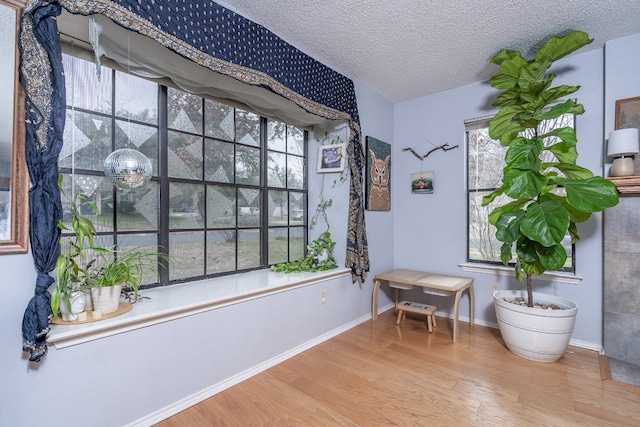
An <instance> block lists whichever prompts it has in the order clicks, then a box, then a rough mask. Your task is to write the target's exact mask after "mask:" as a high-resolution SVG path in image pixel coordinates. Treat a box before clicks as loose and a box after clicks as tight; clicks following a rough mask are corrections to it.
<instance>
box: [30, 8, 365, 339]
mask: <svg viewBox="0 0 640 427" xmlns="http://www.w3.org/2000/svg"><path fill="white" fill-rule="evenodd" d="M60 6H62V7H64V8H65V9H66V10H68V11H69V12H70V13H73V14H82V15H92V14H100V15H104V16H106V17H108V18H109V19H111V20H112V21H114V22H115V23H117V24H119V25H120V26H122V27H124V28H125V29H128V30H132V31H135V32H137V33H140V34H142V35H145V36H147V37H150V38H152V39H153V40H155V41H157V42H158V43H160V44H161V45H163V46H165V47H166V48H168V49H170V50H172V51H174V52H176V53H178V54H180V55H182V56H183V57H185V58H187V59H188V60H190V61H193V62H195V63H197V64H199V65H201V66H203V67H205V68H208V69H210V70H212V71H215V72H217V73H220V74H223V75H226V76H231V77H233V78H235V79H237V80H239V81H241V82H243V83H246V84H250V85H254V86H258V87H262V88H266V89H268V90H270V91H272V92H274V93H276V94H278V95H280V96H282V97H284V98H286V99H288V100H290V101H292V102H294V103H295V104H296V105H298V106H300V107H301V108H303V109H305V110H306V111H308V112H310V113H312V114H315V115H317V116H320V117H323V118H325V119H328V120H346V121H347V122H348V123H349V128H350V136H349V144H348V150H347V152H348V155H349V170H350V173H351V180H350V202H349V212H348V218H349V223H348V233H347V254H346V266H347V267H349V268H351V270H352V278H353V280H354V281H360V282H363V281H364V278H365V276H366V273H367V271H369V254H368V248H367V237H366V227H365V222H364V203H363V190H362V168H363V164H364V150H363V147H362V138H361V133H360V119H359V117H358V107H357V102H356V96H355V90H354V85H353V81H351V80H350V79H348V78H346V77H345V76H343V75H341V74H339V73H337V72H335V71H334V70H332V69H330V68H328V67H326V66H324V65H323V64H321V63H319V62H317V61H316V60H314V59H313V58H311V57H309V56H308V55H305V54H304V53H302V52H300V51H299V50H297V49H296V48H294V47H293V46H291V45H289V44H288V43H286V42H284V41H283V40H282V39H280V38H279V37H277V36H276V35H275V34H273V33H272V32H270V31H269V30H267V29H266V28H264V27H262V26H261V25H259V24H256V23H255V22H252V21H250V20H248V19H246V18H244V17H242V16H240V15H238V14H236V13H234V12H232V11H230V10H228V9H226V8H224V7H222V6H220V5H218V4H217V3H215V2H213V1H199V2H195V1H189V2H187V1H184V0H165V1H139V0H92V1H88V0H59V1H45V0H30V1H29V2H28V4H27V8H26V13H25V16H24V18H23V21H24V22H27V23H28V22H32V23H33V24H31V25H30V26H28V25H27V26H25V25H23V28H22V33H23V35H22V36H21V38H24V39H25V40H30V42H29V44H28V45H24V46H22V49H23V55H25V57H30V55H32V54H33V55H36V53H38V54H39V55H40V56H41V57H42V58H43V59H44V57H45V55H44V54H43V53H44V52H45V51H46V52H47V58H48V61H49V62H48V63H46V62H45V61H42V62H40V60H38V61H33V66H34V67H36V66H37V70H32V71H33V73H30V74H29V75H27V74H26V73H25V75H24V76H23V79H24V80H23V85H25V88H26V93H27V114H28V115H29V114H31V115H34V114H35V115H37V116H38V117H34V118H30V119H31V120H35V121H34V123H37V124H38V126H39V127H38V129H35V128H34V129H32V131H31V133H30V134H29V135H30V136H29V137H28V138H33V139H34V141H35V147H36V148H35V149H34V154H36V157H38V155H40V157H41V159H40V160H39V161H40V163H38V162H36V163H38V164H39V165H41V164H43V163H44V160H45V158H46V161H47V162H51V164H47V167H46V171H47V173H49V172H48V171H51V175H47V182H48V181H49V179H50V178H53V170H55V161H56V159H57V154H58V152H59V149H60V147H59V146H57V145H56V143H58V142H60V144H61V136H62V129H63V127H64V109H65V105H64V83H62V87H60V86H59V85H58V79H59V76H56V75H54V74H55V73H57V72H61V71H62V64H61V60H60V56H59V50H60V38H59V36H58V35H57V32H56V31H55V19H53V18H54V17H55V16H56V13H59V8H60ZM283 13H286V11H283ZM38 27H42V30H38ZM45 28H46V30H45ZM38 32H41V33H42V36H38ZM27 33H32V34H27ZM40 37H42V38H40ZM31 40H33V41H31ZM32 51H33V52H32ZM45 75H48V76H49V77H48V78H47V79H44V80H47V81H44V80H43V76H45ZM47 85H50V86H49V88H48V91H49V92H50V93H47V94H45V96H43V93H44V92H45V86H47ZM60 95H62V96H61V97H60ZM45 98H46V99H47V100H48V102H49V103H48V104H47V105H44V104H43V105H40V104H38V105H37V109H36V108H34V105H36V104H35V101H34V99H37V100H38V101H40V100H41V99H45ZM30 109H31V110H33V111H37V113H36V112H33V111H31V112H30ZM46 113H49V114H50V116H46ZM45 116H46V117H45ZM45 118H48V119H49V120H50V121H51V123H52V124H53V121H54V118H55V126H53V125H52V127H51V129H49V131H48V134H47V135H44V134H45V133H46V132H45V131H44V130H42V129H43V128H44V127H43V126H42V123H43V122H44V120H45ZM36 119H37V120H36ZM58 125H61V127H59V128H58V127H57V126H58ZM31 126H32V127H34V126H35V125H33V124H32V125H31ZM38 132H41V133H42V134H43V135H39V134H38ZM44 137H46V138H47V139H46V140H43V139H42V138H44ZM38 138H40V139H38ZM27 143H28V144H29V142H27ZM40 168H41V169H43V171H44V169H45V168H44V167H43V166H39V167H38V168H37V169H38V172H39V169H40ZM55 175H57V170H55ZM36 178H37V177H36V176H35V174H34V173H32V180H34V179H36ZM42 192H43V193H46V195H47V196H49V197H52V198H54V199H56V200H57V202H56V203H52V206H53V205H55V207H52V208H51V209H52V211H51V212H47V213H46V214H47V215H48V217H47V218H49V219H48V220H47V223H48V222H52V223H54V224H55V221H54V219H56V218H57V215H59V211H58V209H59V206H60V200H59V194H58V193H57V189H53V188H52V189H48V190H46V191H45V190H44V189H43V190H42ZM32 206H33V202H32ZM33 215H34V212H33V207H32V217H33ZM48 225H50V224H48ZM40 233H43V234H42V235H41V234H40ZM51 233H54V234H55V233H56V231H54V230H53V229H52V228H49V229H47V230H46V231H44V229H39V228H35V230H34V224H33V220H32V239H31V241H32V247H33V245H34V243H33V242H34V240H36V241H37V243H40V239H41V238H42V239H43V240H44V241H46V242H47V247H48V249H47V250H46V253H47V255H48V256H46V257H44V258H45V259H46V260H47V263H44V264H43V265H42V267H40V266H39V267H38V271H39V273H41V274H43V275H44V274H46V272H47V271H49V270H50V269H49V270H46V269H47V268H49V262H50V261H51V260H54V261H55V255H54V253H53V252H52V251H53V247H52V246H49V244H53V243H56V245H57V242H58V239H59V237H55V238H53V237H51ZM45 236H48V237H45ZM43 243H44V242H43ZM35 255H36V254H35V251H34V257H35ZM36 262H37V261H36ZM47 277H48V276H47ZM41 282H42V283H41ZM49 282H50V281H49V280H48V279H46V280H45V278H44V276H42V280H40V279H39V282H38V283H39V285H38V286H39V287H40V288H41V287H42V286H45V284H46V283H49ZM40 288H37V289H40ZM36 294H41V295H40V296H41V297H42V298H41V299H47V298H48V294H47V293H46V291H45V292H41V291H38V290H37V291H36ZM38 304H39V303H38ZM32 319H33V317H32V315H31V314H28V313H27V314H25V323H27V322H33V321H32ZM38 322H40V321H38ZM46 330H47V328H44V329H42V330H41V331H39V336H42V334H45V335H46ZM26 340H27V339H26V338H25V342H26ZM29 342H31V341H29ZM42 344H43V345H44V343H42ZM43 348H44V349H45V351H46V346H45V347H43Z"/></svg>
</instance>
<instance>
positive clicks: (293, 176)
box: [287, 156, 304, 190]
mask: <svg viewBox="0 0 640 427" xmlns="http://www.w3.org/2000/svg"><path fill="white" fill-rule="evenodd" d="M287 187H288V188H295V189H298V190H302V189H303V188H304V158H303V157H297V156H287Z"/></svg>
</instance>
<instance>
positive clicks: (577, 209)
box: [482, 31, 618, 307]
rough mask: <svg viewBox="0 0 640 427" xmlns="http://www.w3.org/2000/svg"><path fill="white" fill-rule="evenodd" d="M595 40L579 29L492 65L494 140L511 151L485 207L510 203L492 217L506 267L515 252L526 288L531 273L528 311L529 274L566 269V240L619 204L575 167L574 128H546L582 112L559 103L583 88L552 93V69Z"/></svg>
mask: <svg viewBox="0 0 640 427" xmlns="http://www.w3.org/2000/svg"><path fill="white" fill-rule="evenodd" d="M592 41H593V40H592V39H589V36H588V35H587V34H586V33H584V32H582V31H573V32H571V33H569V34H567V35H564V36H558V37H553V38H551V39H550V40H549V41H547V42H546V43H545V44H544V45H543V46H542V47H541V48H540V49H539V50H538V51H537V53H536V55H535V57H534V58H533V59H529V60H527V59H525V58H523V56H522V54H521V53H520V52H518V51H512V50H503V51H501V52H500V53H498V54H497V55H495V56H494V57H493V58H492V59H491V62H493V63H495V64H497V65H499V69H498V72H497V73H496V74H495V75H494V76H493V77H492V78H491V80H490V83H491V86H492V87H494V88H495V89H498V90H501V91H502V93H501V94H500V95H499V96H498V98H497V99H496V100H495V102H494V103H493V106H494V107H497V108H498V113H497V114H496V115H495V117H494V118H493V119H492V120H491V122H490V123H489V136H490V137H491V138H493V139H495V140H499V141H500V145H502V146H504V147H508V149H507V151H506V154H505V159H504V160H505V163H506V166H505V167H504V171H503V177H502V184H501V186H500V187H498V188H497V189H496V190H495V191H493V192H492V193H491V194H489V195H487V196H485V197H484V198H483V200H482V203H483V206H487V205H489V204H490V203H492V202H494V201H495V200H496V199H497V198H498V197H500V198H501V199H503V198H504V199H506V200H507V201H506V202H505V203H504V204H502V205H501V206H498V207H496V208H495V209H494V210H493V211H492V212H491V213H490V214H489V222H490V223H491V224H493V225H494V226H495V227H496V229H497V232H496V238H497V239H498V240H499V241H500V242H502V247H501V255H500V258H501V260H502V263H503V264H504V265H508V264H509V262H511V261H512V259H513V249H514V246H515V254H516V256H515V258H516V259H515V273H516V278H517V279H518V281H520V282H522V280H523V278H524V275H526V284H527V294H528V295H527V296H528V301H527V303H528V306H529V307H532V306H533V298H532V287H531V276H535V275H540V274H543V273H544V272H545V271H547V270H558V269H560V268H562V266H563V265H564V264H565V262H566V260H567V252H566V250H565V248H564V246H563V245H562V241H563V239H564V238H565V237H566V236H567V235H568V236H570V237H571V241H572V242H573V243H575V242H576V241H577V240H578V234H577V228H576V224H577V223H580V222H583V221H586V220H587V219H589V217H590V216H591V214H592V213H593V212H600V211H603V210H604V209H606V208H610V207H612V206H615V205H616V204H618V192H617V190H616V187H615V185H613V183H611V182H610V181H608V180H606V179H604V178H602V177H600V176H594V175H593V173H592V172H591V171H589V170H588V169H585V168H583V167H581V166H578V165H577V164H576V160H577V158H578V151H577V149H576V144H577V142H578V140H577V138H576V133H575V129H574V128H573V127H571V126H567V127H562V128H559V129H554V130H551V131H548V130H543V129H544V127H543V126H540V125H541V123H543V122H545V121H547V120H555V119H557V118H559V117H560V116H562V115H564V114H575V115H580V114H582V113H584V108H583V106H582V105H581V104H578V103H576V102H575V101H574V100H573V99H567V100H564V101H561V99H562V98H565V97H566V96H568V95H571V94H573V93H574V92H576V91H577V90H578V89H579V88H580V86H568V85H561V86H555V87H553V86H552V83H553V80H554V78H555V75H554V74H552V73H547V70H548V69H549V68H550V67H551V65H552V64H553V63H554V61H556V60H558V59H560V58H563V57H565V56H567V55H569V54H570V53H572V52H574V51H576V50H578V49H580V48H581V47H583V46H585V45H587V44H589V43H591V42H592ZM504 196H506V197H504Z"/></svg>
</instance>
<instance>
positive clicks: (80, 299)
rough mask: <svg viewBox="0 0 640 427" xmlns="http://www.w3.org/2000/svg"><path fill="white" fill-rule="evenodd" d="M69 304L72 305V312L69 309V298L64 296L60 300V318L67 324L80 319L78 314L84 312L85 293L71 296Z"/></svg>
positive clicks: (79, 292)
mask: <svg viewBox="0 0 640 427" xmlns="http://www.w3.org/2000/svg"><path fill="white" fill-rule="evenodd" d="M69 302H70V303H71V311H69V308H68V307H67V298H66V296H65V295H62V298H60V317H62V320H64V321H65V322H71V321H73V320H76V319H77V318H78V314H80V313H82V312H83V311H84V306H85V302H84V292H81V291H76V292H72V293H71V294H69Z"/></svg>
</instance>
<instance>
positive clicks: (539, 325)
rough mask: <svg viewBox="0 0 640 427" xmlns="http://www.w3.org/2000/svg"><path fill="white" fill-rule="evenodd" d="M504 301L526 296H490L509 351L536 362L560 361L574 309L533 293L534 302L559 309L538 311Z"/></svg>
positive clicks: (503, 293)
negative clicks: (555, 306)
mask: <svg viewBox="0 0 640 427" xmlns="http://www.w3.org/2000/svg"><path fill="white" fill-rule="evenodd" d="M505 297H507V298H509V297H511V298H516V297H522V298H525V299H526V297H527V293H526V292H525V291H509V290H503V291H496V292H494V293H493V302H494V306H495V309H496V316H497V318H498V326H499V327H500V333H501V334H502V339H503V340H504V342H505V344H506V345H507V347H508V348H509V350H511V352H513V353H514V354H517V355H518V356H520V357H523V358H525V359H528V360H533V361H536V362H555V361H557V360H558V359H560V358H561V357H562V355H563V354H564V352H565V351H566V349H567V346H568V345H569V340H570V339H571V333H572V332H573V326H574V324H575V320H576V314H577V312H578V305H577V304H576V303H574V302H573V301H571V300H568V299H566V298H561V297H557V296H554V295H547V294H541V293H536V292H534V293H533V299H534V301H536V302H540V303H543V304H556V305H558V306H560V307H562V308H563V310H542V309H539V308H530V307H526V306H520V305H517V304H512V303H509V302H505V301H504V298H505Z"/></svg>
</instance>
